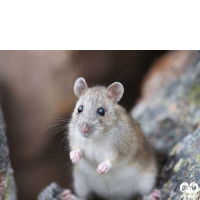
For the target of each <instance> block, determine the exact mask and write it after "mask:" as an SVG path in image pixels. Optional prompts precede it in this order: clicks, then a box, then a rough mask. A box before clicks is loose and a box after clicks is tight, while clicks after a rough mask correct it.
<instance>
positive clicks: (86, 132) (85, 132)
mask: <svg viewBox="0 0 200 200" xmlns="http://www.w3.org/2000/svg"><path fill="white" fill-rule="evenodd" d="M91 131H92V130H91V127H90V126H89V125H88V124H87V123H83V124H82V125H81V126H80V128H79V132H80V133H81V135H82V136H83V137H85V138H91V136H92V132H91Z"/></svg>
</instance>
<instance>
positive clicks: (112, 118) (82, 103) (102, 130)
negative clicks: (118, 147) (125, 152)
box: [70, 78, 124, 138]
mask: <svg viewBox="0 0 200 200" xmlns="http://www.w3.org/2000/svg"><path fill="white" fill-rule="evenodd" d="M74 93H75V95H76V96H77V97H78V98H79V100H78V102H77V104H76V107H75V109H74V112H73V115H72V120H71V124H70V125H71V126H73V128H75V129H76V130H77V131H78V134H81V135H82V136H83V137H86V138H95V137H104V136H105V134H106V133H107V132H108V131H109V130H111V129H112V128H113V127H114V126H115V125H116V123H117V120H116V119H117V117H116V109H115V108H116V104H117V102H118V101H119V100H120V99H121V98H122V95H123V93H124V87H123V85H122V84H121V83H119V82H115V83H113V84H111V85H110V86H109V87H108V88H106V87H102V86H96V87H93V88H88V86H87V83H86V81H85V79H84V78H78V79H77V80H76V82H75V84H74ZM77 131H76V132H77Z"/></svg>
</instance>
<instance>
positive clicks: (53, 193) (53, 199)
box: [37, 183, 63, 200]
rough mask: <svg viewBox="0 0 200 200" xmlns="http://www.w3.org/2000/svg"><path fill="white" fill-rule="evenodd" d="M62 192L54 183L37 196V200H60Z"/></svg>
mask: <svg viewBox="0 0 200 200" xmlns="http://www.w3.org/2000/svg"><path fill="white" fill-rule="evenodd" d="M62 191H63V188H61V187H60V186H59V185H58V184H56V183H51V184H50V185H49V186H47V187H46V188H45V189H44V190H43V191H42V192H41V193H40V195H39V196H38V198H37V200H60V195H61V193H62Z"/></svg>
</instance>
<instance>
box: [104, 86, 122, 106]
mask: <svg viewBox="0 0 200 200" xmlns="http://www.w3.org/2000/svg"><path fill="white" fill-rule="evenodd" d="M123 94H124V87H123V85H122V84H121V83H119V82H115V83H113V84H111V85H110V86H109V87H108V88H107V92H106V95H107V97H108V98H109V99H111V100H112V101H113V102H115V103H117V102H118V101H119V100H120V99H121V98H122V96H123Z"/></svg>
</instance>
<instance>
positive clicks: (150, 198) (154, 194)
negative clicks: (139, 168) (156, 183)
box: [144, 189, 161, 200]
mask: <svg viewBox="0 0 200 200" xmlns="http://www.w3.org/2000/svg"><path fill="white" fill-rule="evenodd" d="M160 198H161V195H160V190H158V189H154V190H153V192H152V193H151V194H150V195H149V196H147V197H146V198H144V200H157V199H160Z"/></svg>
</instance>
